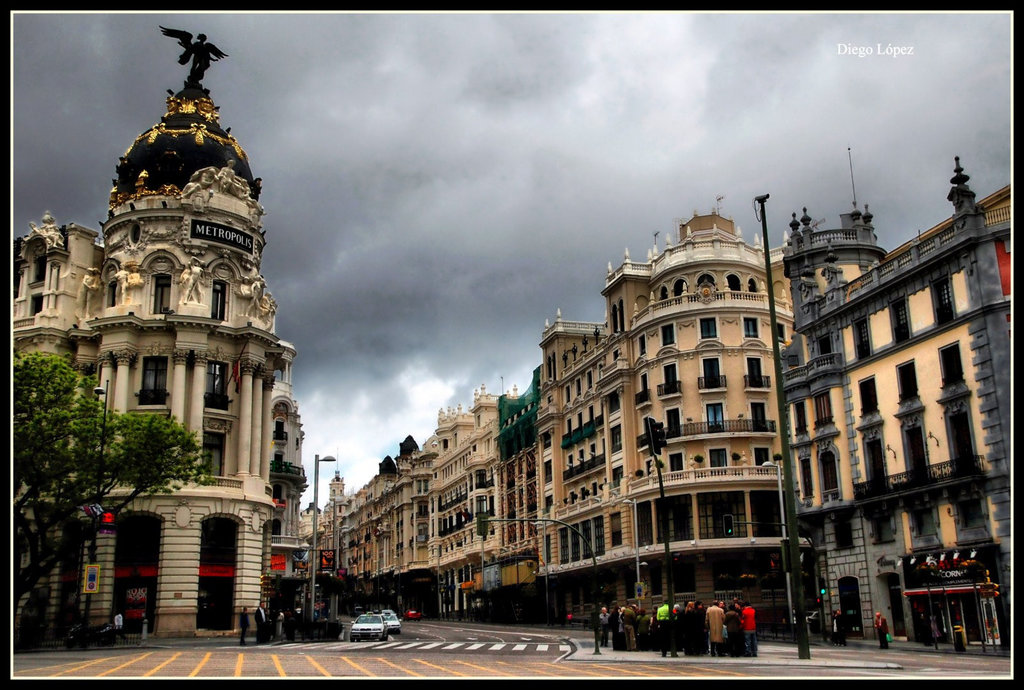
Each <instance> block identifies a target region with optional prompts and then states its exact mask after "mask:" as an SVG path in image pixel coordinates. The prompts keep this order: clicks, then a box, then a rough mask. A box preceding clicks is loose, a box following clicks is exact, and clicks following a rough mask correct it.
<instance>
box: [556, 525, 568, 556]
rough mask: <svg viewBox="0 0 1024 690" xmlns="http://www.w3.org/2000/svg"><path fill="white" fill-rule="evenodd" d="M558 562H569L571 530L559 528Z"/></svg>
mask: <svg viewBox="0 0 1024 690" xmlns="http://www.w3.org/2000/svg"><path fill="white" fill-rule="evenodd" d="M558 562H559V563H568V562H569V528H568V527H559V528H558Z"/></svg>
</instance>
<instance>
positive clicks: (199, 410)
mask: <svg viewBox="0 0 1024 690" xmlns="http://www.w3.org/2000/svg"><path fill="white" fill-rule="evenodd" d="M193 352H194V353H195V355H194V356H193V361H192V395H191V396H189V407H188V428H189V429H190V430H191V431H194V432H196V433H197V434H199V436H200V438H202V435H203V411H204V409H205V407H206V395H205V393H206V364H207V360H208V357H209V354H208V353H207V352H206V350H193ZM224 459H225V461H227V456H225V458H224Z"/></svg>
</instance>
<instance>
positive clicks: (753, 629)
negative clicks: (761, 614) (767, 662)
mask: <svg viewBox="0 0 1024 690" xmlns="http://www.w3.org/2000/svg"><path fill="white" fill-rule="evenodd" d="M740 621H741V623H740V625H741V627H742V628H743V645H744V648H745V649H744V652H743V656H757V614H756V612H755V611H754V607H753V606H751V605H750V602H749V601H745V602H743V610H742V611H740Z"/></svg>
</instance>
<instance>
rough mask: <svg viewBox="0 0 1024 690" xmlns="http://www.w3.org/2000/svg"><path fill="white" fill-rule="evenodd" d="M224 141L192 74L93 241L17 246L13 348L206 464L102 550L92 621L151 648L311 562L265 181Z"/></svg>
mask: <svg viewBox="0 0 1024 690" xmlns="http://www.w3.org/2000/svg"><path fill="white" fill-rule="evenodd" d="M198 76H201V73H200V74H199V75H198ZM229 131H230V128H227V129H225V128H224V127H222V125H221V123H220V113H219V110H218V106H216V105H215V104H214V102H213V100H212V98H211V97H210V94H209V90H208V89H204V88H203V87H202V84H201V83H200V82H199V80H198V78H197V75H196V74H193V75H190V77H189V80H188V81H186V82H185V87H184V88H183V89H182V90H180V91H178V92H177V93H174V94H173V95H171V96H170V97H168V98H167V99H166V111H165V112H164V114H163V115H162V116H161V117H160V118H159V122H157V124H155V125H154V126H153V127H151V128H149V129H148V130H146V131H145V132H143V133H142V134H140V135H138V136H137V137H135V138H134V140H131V141H129V142H128V146H127V150H126V151H125V153H124V155H122V156H121V157H120V159H119V161H118V162H117V164H116V166H115V175H116V177H115V179H114V183H113V188H112V189H111V191H110V198H109V213H108V217H107V219H106V221H105V222H104V223H102V226H101V229H100V230H98V231H97V230H93V229H90V228H87V227H83V226H80V225H76V224H74V223H67V224H62V225H58V224H57V222H56V220H55V219H54V218H53V217H52V216H51V215H50V213H49V212H48V211H47V212H46V213H45V215H44V216H43V217H42V221H41V225H40V226H36V225H35V224H32V228H31V232H30V233H29V234H28V235H27V236H24V237H20V238H17V239H16V240H15V246H14V276H15V285H14V300H13V343H14V349H15V350H16V351H23V352H28V351H46V352H53V353H60V354H67V355H70V356H71V357H72V358H73V361H74V363H75V365H76V366H77V367H78V368H79V369H80V370H81V371H82V372H83V373H89V374H94V375H95V376H96V377H97V379H98V383H99V386H100V387H101V388H105V389H106V401H105V402H106V404H107V405H108V407H109V409H111V410H116V411H118V412H132V413H137V414H156V415H169V416H173V417H174V418H176V419H177V420H178V421H180V422H181V423H183V424H184V425H186V426H187V427H188V428H189V429H190V430H192V431H194V432H195V433H196V434H198V435H199V436H200V437H201V438H202V445H203V448H204V450H205V451H206V452H207V453H208V455H209V458H210V462H211V464H212V473H213V475H214V476H215V482H214V484H213V485H211V486H189V487H185V488H183V489H181V490H178V491H176V492H174V493H172V494H168V495H161V496H152V497H147V498H140V499H138V500H136V501H134V502H133V503H132V504H130V505H129V507H128V509H127V510H125V511H123V512H122V513H121V514H120V515H118V518H117V521H118V530H117V534H116V536H112V535H111V536H104V535H101V536H100V537H99V538H98V551H97V553H98V562H99V565H100V567H101V571H100V572H101V582H100V590H99V593H98V594H94V595H90V596H93V597H94V599H93V601H92V602H91V607H89V609H90V610H91V612H92V617H93V618H94V619H95V621H102V620H109V617H110V616H111V615H112V613H113V612H114V611H122V612H123V613H124V615H125V619H126V626H127V627H128V628H129V629H132V628H133V627H134V628H135V629H136V630H138V629H140V628H141V625H142V621H143V620H145V621H146V624H147V628H148V631H149V632H150V633H152V634H154V635H157V636H180V635H190V634H215V633H212V632H210V633H204V631H226V630H231V629H233V628H234V627H235V625H236V621H237V619H238V616H237V614H238V612H239V611H240V610H241V609H242V607H243V606H248V607H249V608H250V609H251V608H253V607H255V606H256V605H257V604H258V603H259V601H260V600H261V599H263V598H267V595H268V594H269V592H268V591H262V592H261V582H262V583H263V584H262V587H263V588H264V589H266V588H267V587H268V584H267V583H268V582H272V583H276V587H278V588H287V587H288V583H289V581H290V580H293V579H294V577H293V576H295V575H296V568H297V567H301V566H302V565H304V563H302V562H299V563H297V562H296V561H295V559H294V557H295V556H298V555H302V552H301V547H302V546H304V544H303V543H302V542H301V541H300V540H299V539H298V538H297V535H298V534H299V529H300V522H299V500H298V498H299V496H301V494H302V491H303V489H304V488H305V486H306V479H305V474H304V472H303V469H302V460H301V455H302V430H301V421H300V417H299V413H298V406H297V404H296V402H295V400H294V399H293V395H292V393H293V392H292V362H293V360H294V357H295V354H296V353H295V349H294V348H293V347H292V345H291V344H290V343H288V342H287V341H285V340H282V339H281V338H280V337H278V335H277V334H276V333H275V329H274V321H275V313H276V309H277V305H276V304H275V302H274V299H273V297H272V295H271V293H270V292H269V290H268V289H267V282H266V280H265V279H264V276H263V275H262V274H261V263H262V257H263V251H264V248H265V246H266V244H267V238H266V233H265V230H264V228H263V224H262V220H263V214H264V210H263V208H262V206H261V205H260V203H259V195H260V184H261V180H260V179H259V178H257V177H254V176H253V173H252V171H251V169H250V166H249V160H248V156H247V155H246V152H245V151H244V150H243V148H242V146H241V144H240V142H239V141H237V140H236V139H235V138H234V137H233V136H232V135H231V134H230V133H229ZM55 203H59V200H55ZM75 529H76V525H74V524H72V525H69V526H68V527H67V529H66V530H65V543H67V544H72V546H69V548H68V552H67V558H65V559H64V562H63V565H62V567H61V568H60V570H59V572H56V573H54V574H53V576H52V577H51V578H50V580H49V582H46V583H45V584H44V586H43V588H42V591H41V592H40V593H38V597H39V598H41V599H42V600H44V601H45V602H47V603H46V606H47V612H46V615H47V616H49V617H50V619H51V620H54V621H56V622H57V624H58V625H60V624H61V623H62V622H66V621H69V620H71V619H72V618H73V615H72V614H73V611H74V610H75V609H78V610H80V609H81V608H82V607H81V602H80V601H78V600H77V585H78V583H79V581H80V579H81V578H80V577H79V572H78V568H79V567H80V564H79V562H78V557H77V554H78V549H77V546H73V544H74V543H75V542H76V541H77V540H76V538H75V534H74V531H75ZM80 536H81V535H79V538H80ZM300 574H301V573H300ZM267 575H270V576H279V577H273V578H266V577H264V576H267ZM296 583H297V581H296V582H293V586H295V585H296Z"/></svg>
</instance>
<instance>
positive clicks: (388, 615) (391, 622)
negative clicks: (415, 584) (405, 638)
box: [380, 610, 402, 635]
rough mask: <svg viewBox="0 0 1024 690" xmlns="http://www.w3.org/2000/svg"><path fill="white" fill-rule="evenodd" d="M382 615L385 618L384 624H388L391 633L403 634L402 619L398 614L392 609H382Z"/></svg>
mask: <svg viewBox="0 0 1024 690" xmlns="http://www.w3.org/2000/svg"><path fill="white" fill-rule="evenodd" d="M380 615H381V617H383V618H384V625H385V626H387V629H388V634H389V635H392V634H394V635H401V634H402V621H401V619H400V618H399V617H398V614H397V613H395V612H394V611H391V610H384V611H381V614H380Z"/></svg>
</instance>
